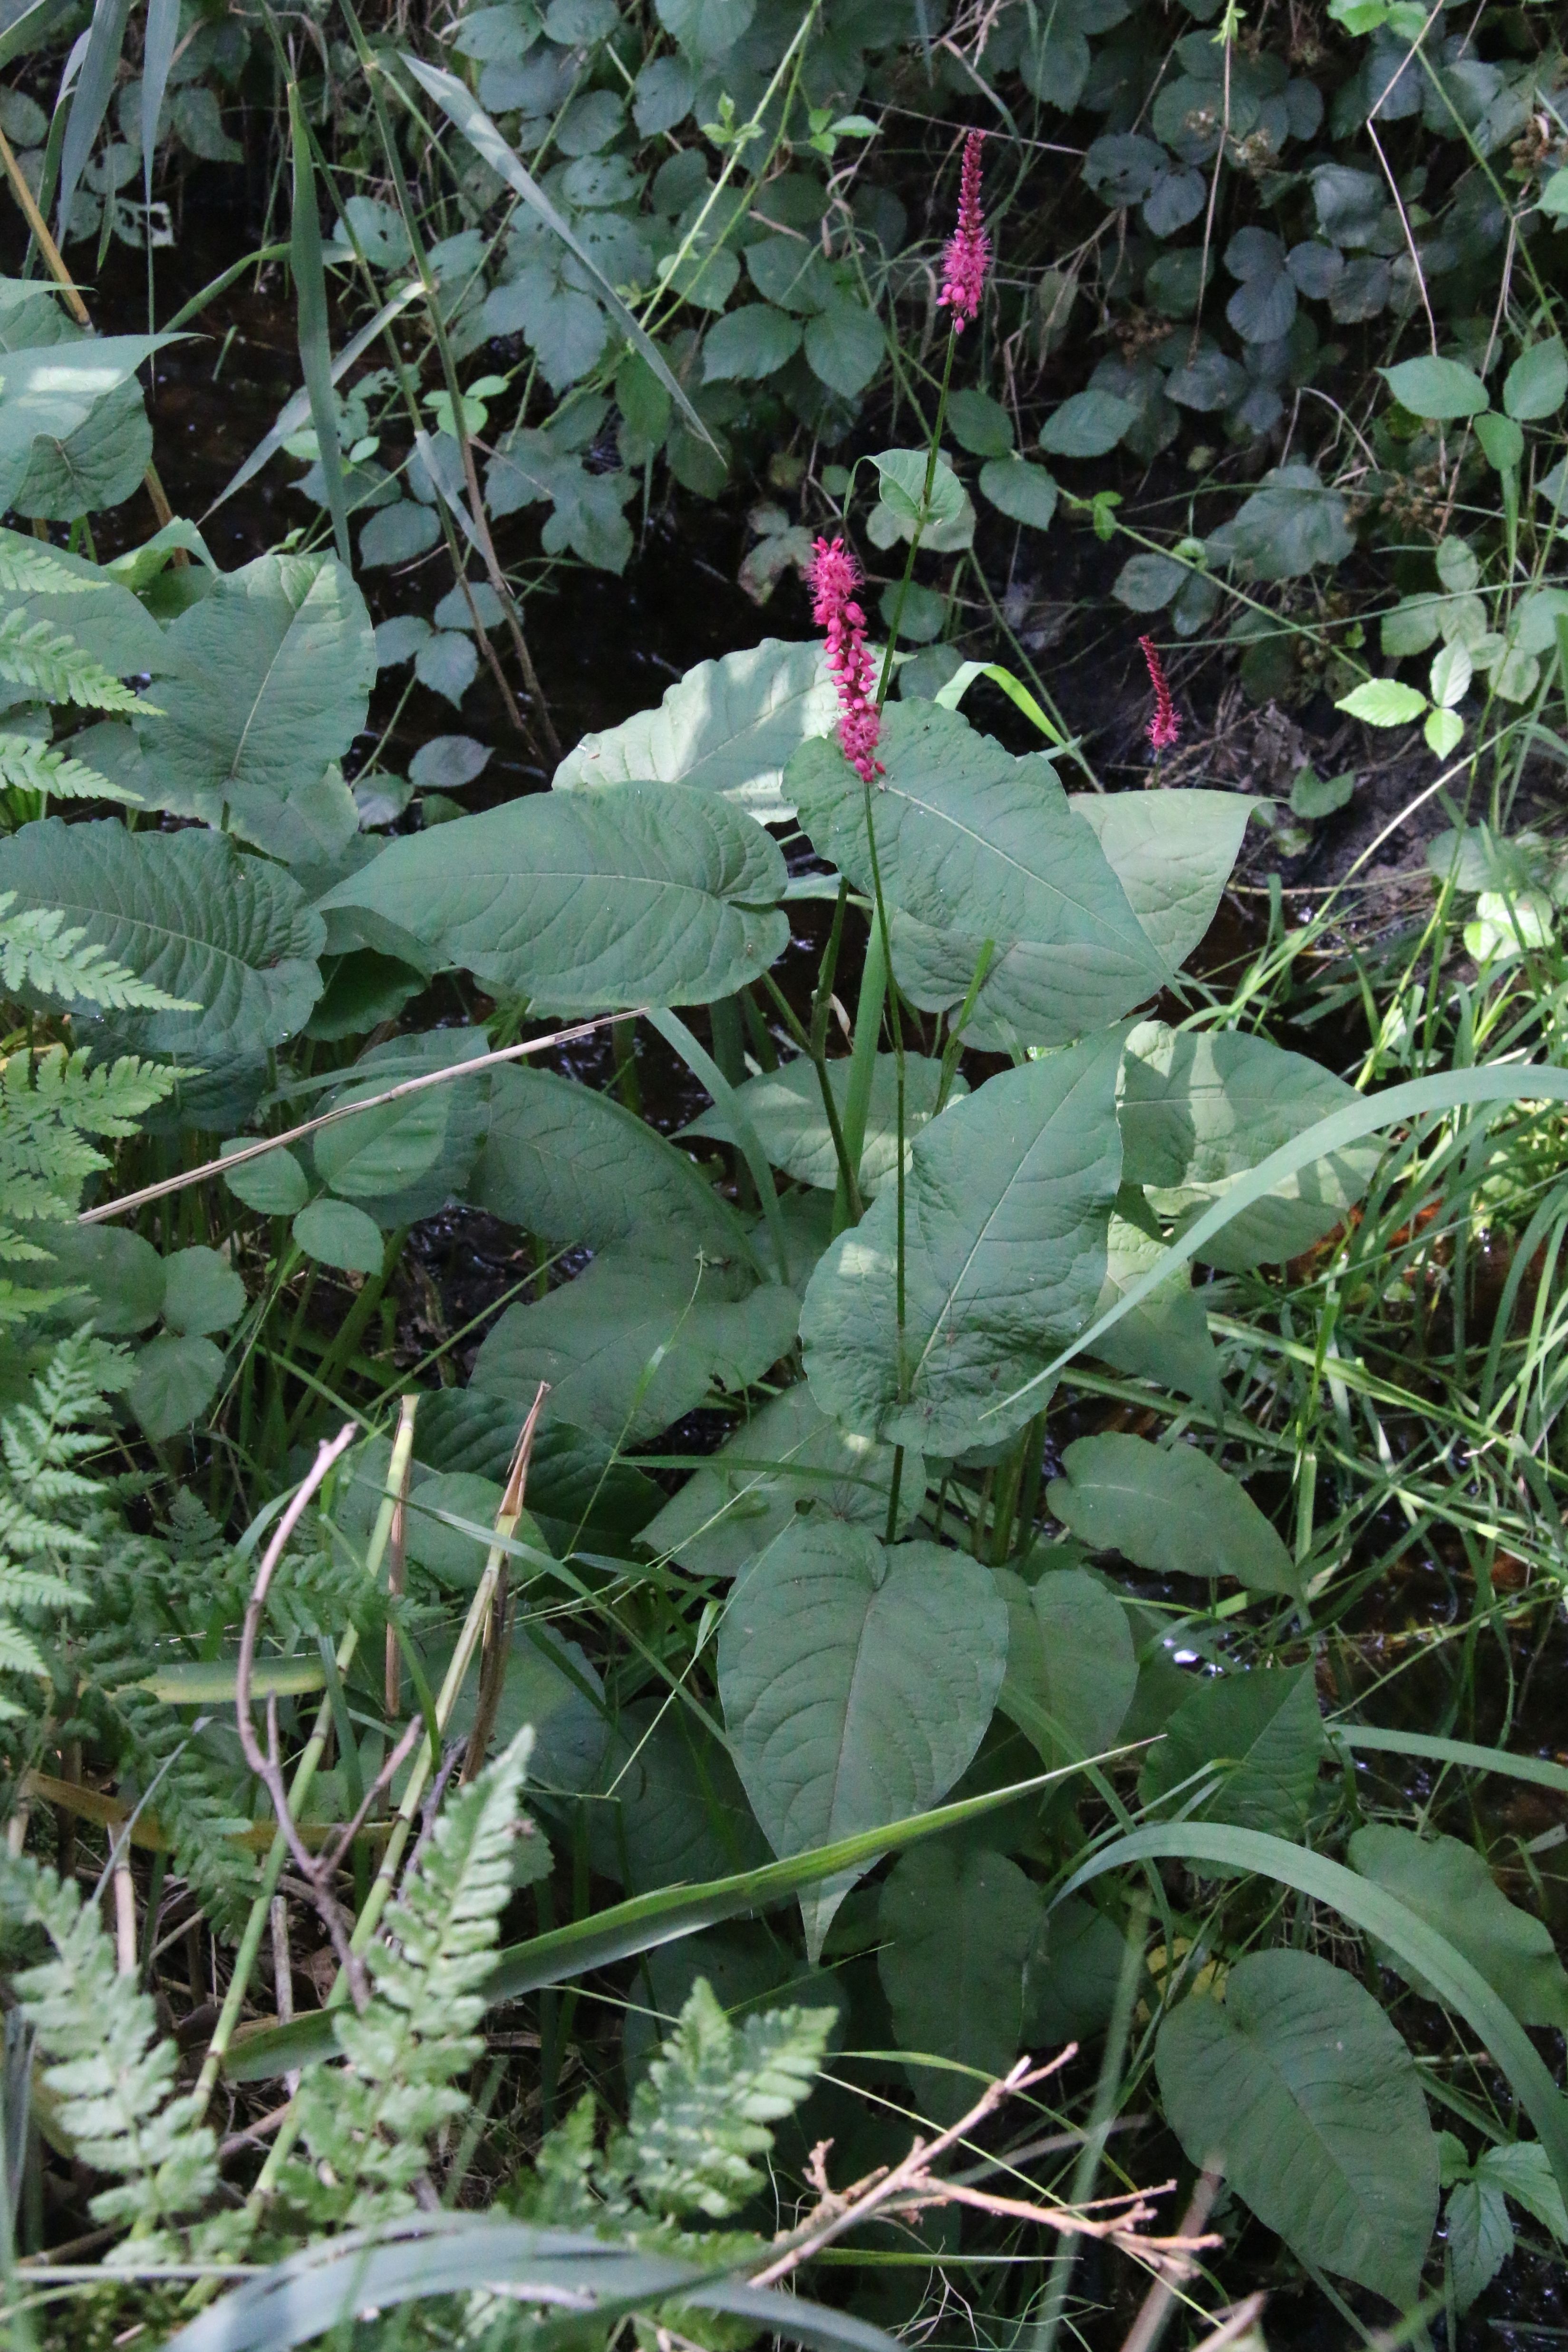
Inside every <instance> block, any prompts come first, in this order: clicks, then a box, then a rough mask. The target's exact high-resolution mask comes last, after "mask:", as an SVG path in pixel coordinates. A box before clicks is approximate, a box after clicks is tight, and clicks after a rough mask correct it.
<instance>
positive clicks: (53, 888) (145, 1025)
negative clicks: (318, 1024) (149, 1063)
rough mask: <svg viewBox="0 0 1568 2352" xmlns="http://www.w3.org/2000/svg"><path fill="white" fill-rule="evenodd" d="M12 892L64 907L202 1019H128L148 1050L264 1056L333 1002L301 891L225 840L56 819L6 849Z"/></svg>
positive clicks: (3, 884)
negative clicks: (324, 996) (319, 1002)
mask: <svg viewBox="0 0 1568 2352" xmlns="http://www.w3.org/2000/svg"><path fill="white" fill-rule="evenodd" d="M4 890H14V891H15V892H16V901H17V905H18V906H19V907H22V908H26V907H50V908H61V909H62V910H63V911H64V913H65V914H66V916H67V917H68V919H69V920H70V921H71V922H72V923H79V924H80V925H81V927H82V929H84V931H85V932H86V934H87V937H88V938H89V940H91V941H92V942H93V944H94V945H95V946H98V947H100V948H101V949H102V950H103V951H104V953H105V954H106V955H108V956H110V957H111V958H112V959H113V961H115V962H116V963H118V964H122V965H123V966H124V967H125V969H126V970H127V971H132V972H134V973H135V974H136V976H137V978H138V979H139V980H144V981H149V982H152V983H153V986H154V987H157V988H161V989H163V990H164V991H165V992H167V993H168V994H169V995H170V996H174V997H179V998H181V999H182V1000H185V1001H189V1002H191V1003H195V1004H198V1005H199V1006H200V1007H201V1008H202V1009H201V1011H199V1012H197V1013H144V1014H125V1015H121V1016H119V1023H118V1025H119V1027H120V1029H121V1031H122V1032H123V1034H126V1035H128V1036H130V1037H132V1038H133V1040H134V1042H135V1044H136V1045H137V1048H138V1049H139V1050H141V1051H143V1052H147V1053H154V1054H166V1055H177V1056H178V1057H179V1058H180V1059H182V1060H186V1061H192V1062H198V1063H201V1062H209V1061H215V1062H216V1061H221V1060H223V1059H225V1058H228V1057H233V1058H239V1057H241V1056H246V1055H259V1054H262V1053H265V1051H266V1050H267V1048H268V1046H270V1045H281V1044H282V1043H283V1041H284V1039H285V1038H287V1037H291V1036H293V1035H294V1034H296V1033H297V1032H298V1031H299V1030H300V1029H302V1028H303V1027H304V1025H305V1022H306V1020H307V1019H308V1017H309V1014H310V1007H311V1005H312V1004H313V1003H315V1001H316V999H317V997H318V996H319V995H320V994H321V970H320V967H319V966H318V964H317V961H316V958H317V957H318V956H319V955H320V954H321V948H322V942H323V939H324V932H323V929H322V925H321V918H320V917H319V916H318V915H316V914H314V913H313V912H312V911H311V909H310V907H308V906H307V904H306V902H305V896H304V893H303V892H302V891H301V889H300V887H299V884H298V883H297V882H294V881H293V880H291V879H290V877H289V876H288V875H287V874H286V873H285V872H284V871H283V869H282V867H281V866H274V865H271V864H269V863H268V861H267V860H266V859H264V858H260V857H247V856H242V855H241V854H240V852H239V851H238V850H237V849H236V847H235V845H234V844H233V843H232V842H231V841H229V840H226V839H225V838H224V837H223V836H222V835H218V834H216V833H201V832H195V831H190V832H184V833H153V832H143V833H131V832H128V831H127V829H126V827H125V826H124V825H123V824H121V823H120V822H119V820H118V819H116V818H113V817H105V818H102V819H100V820H99V821H97V822H95V823H93V824H72V825H68V824H65V823H64V822H63V821H62V820H61V819H60V818H59V817H46V818H45V819H43V820H42V821H41V822H40V823H39V824H27V825H24V826H23V827H22V829H21V831H20V832H19V833H15V834H13V835H11V836H10V838H9V840H5V841H0V891H4Z"/></svg>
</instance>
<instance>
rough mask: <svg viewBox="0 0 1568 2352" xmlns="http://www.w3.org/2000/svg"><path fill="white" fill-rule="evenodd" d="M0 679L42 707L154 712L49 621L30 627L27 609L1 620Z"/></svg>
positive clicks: (22, 607)
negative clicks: (24, 690) (27, 693)
mask: <svg viewBox="0 0 1568 2352" xmlns="http://www.w3.org/2000/svg"><path fill="white" fill-rule="evenodd" d="M0 677H8V678H11V679H13V680H14V681H15V682H16V685H18V686H25V687H26V688H29V690H30V691H31V692H32V693H34V694H36V695H37V698H38V699H39V700H40V701H41V702H76V703H79V704H81V705H82V707H83V708H84V709H89V710H144V711H151V710H153V709H155V708H156V706H155V705H154V704H153V703H150V702H143V701H142V698H141V697H140V696H139V695H137V694H136V693H134V692H133V691H132V688H130V687H128V686H122V685H121V682H120V680H119V678H117V677H112V676H111V675H110V672H109V671H108V670H106V669H105V668H104V667H103V664H102V663H101V662H100V661H95V660H94V659H93V657H92V656H91V655H90V654H89V653H85V652H84V651H83V650H82V648H81V646H79V645H78V644H77V642H76V639H75V638H74V637H69V636H67V635H65V634H64V633H63V632H62V631H61V630H59V629H57V628H55V627H54V626H53V625H51V624H50V623H49V622H47V621H29V619H28V618H27V608H26V605H25V604H18V605H16V607H15V608H14V609H13V610H12V611H11V612H9V613H7V614H5V618H4V619H3V620H0Z"/></svg>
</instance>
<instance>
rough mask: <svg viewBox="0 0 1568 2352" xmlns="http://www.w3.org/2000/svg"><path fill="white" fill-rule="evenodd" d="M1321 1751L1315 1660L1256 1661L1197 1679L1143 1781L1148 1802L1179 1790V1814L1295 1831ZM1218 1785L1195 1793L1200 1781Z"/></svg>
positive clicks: (1279, 1833) (1304, 1815)
mask: <svg viewBox="0 0 1568 2352" xmlns="http://www.w3.org/2000/svg"><path fill="white" fill-rule="evenodd" d="M1322 1754H1323V1726H1322V1718H1321V1716H1320V1714H1319V1712H1318V1695H1317V1691H1316V1688H1315V1686H1314V1684H1313V1680H1312V1670H1311V1668H1310V1666H1299V1667H1298V1668H1297V1669H1296V1670H1295V1671H1294V1673H1289V1674H1287V1673H1282V1672H1280V1671H1279V1670H1278V1669H1266V1668H1263V1667H1254V1668H1253V1669H1252V1671H1251V1672H1250V1673H1247V1674H1234V1675H1218V1676H1214V1677H1211V1678H1209V1679H1207V1680H1205V1681H1203V1682H1200V1683H1198V1684H1197V1685H1195V1686H1194V1689H1193V1691H1192V1693H1191V1695H1190V1696H1188V1697H1186V1698H1184V1700H1183V1701H1182V1704H1181V1706H1179V1707H1177V1709H1176V1710H1175V1713H1174V1714H1173V1716H1171V1717H1170V1718H1169V1720H1168V1721H1167V1723H1166V1725H1165V1736H1164V1738H1163V1739H1162V1740H1161V1741H1160V1742H1159V1744H1158V1746H1157V1747H1154V1748H1151V1749H1150V1751H1149V1760H1148V1762H1147V1763H1146V1764H1145V1765H1144V1767H1143V1775H1142V1780H1140V1782H1139V1794H1140V1796H1141V1797H1142V1800H1143V1801H1144V1803H1145V1804H1152V1803H1154V1802H1156V1801H1158V1800H1159V1799H1160V1798H1162V1797H1164V1796H1167V1795H1170V1794H1172V1792H1173V1791H1174V1790H1178V1789H1179V1790H1180V1791H1181V1794H1180V1796H1179V1797H1178V1798H1177V1799H1176V1802H1177V1804H1178V1805H1179V1806H1180V1808H1181V1810H1182V1811H1183V1813H1184V1815H1186V1816H1187V1817H1188V1818H1195V1819H1197V1820H1199V1821H1211V1822H1235V1823H1236V1824H1237V1826H1238V1827H1239V1828H1241V1829H1247V1830H1263V1831H1266V1832H1269V1833H1271V1834H1273V1835H1276V1836H1279V1837H1299V1836H1300V1833H1301V1831H1302V1828H1303V1826H1304V1824H1305V1822H1306V1818H1307V1811H1308V1807H1309V1806H1310V1802H1311V1798H1312V1789H1313V1785H1314V1783H1315V1782H1316V1780H1317V1777H1318V1766H1319V1763H1320V1762H1321V1759H1322ZM1215 1775H1217V1778H1218V1786H1217V1788H1215V1790H1214V1791H1213V1793H1212V1794H1211V1795H1208V1796H1205V1797H1203V1799H1202V1801H1201V1802H1200V1801H1199V1797H1200V1793H1201V1789H1202V1785H1203V1783H1204V1782H1205V1780H1208V1779H1211V1778H1213V1777H1215Z"/></svg>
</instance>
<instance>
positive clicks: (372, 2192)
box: [296, 1730, 533, 2225]
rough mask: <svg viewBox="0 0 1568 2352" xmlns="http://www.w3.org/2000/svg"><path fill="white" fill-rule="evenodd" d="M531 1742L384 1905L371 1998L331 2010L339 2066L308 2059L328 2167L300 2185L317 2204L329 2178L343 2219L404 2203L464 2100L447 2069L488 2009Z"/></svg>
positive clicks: (307, 2115) (317, 2145)
mask: <svg viewBox="0 0 1568 2352" xmlns="http://www.w3.org/2000/svg"><path fill="white" fill-rule="evenodd" d="M532 1740H533V1735H532V1733H531V1731H528V1730H523V1731H521V1732H519V1734H518V1736H517V1738H515V1739H514V1740H513V1741H512V1743H511V1745H510V1748H507V1750H506V1752H505V1753H504V1755H501V1756H499V1757H498V1758H497V1759H496V1760H495V1762H494V1763H493V1764H491V1765H490V1766H489V1768H488V1769H486V1770H485V1771H483V1772H481V1773H480V1775H479V1779H478V1780H476V1781H475V1782H474V1783H473V1785H472V1787H471V1788H468V1789H465V1790H462V1792H461V1793H460V1794H459V1795H458V1797H456V1798H454V1800H453V1801H452V1802H451V1803H450V1804H449V1805H448V1806H447V1810H446V1811H445V1812H444V1813H443V1814H442V1816H441V1818H440V1820H439V1821H438V1822H437V1825H436V1829H435V1832H434V1834H433V1836H432V1838H431V1841H430V1843H429V1845H428V1847H427V1848H426V1853H425V1856H424V1859H423V1860H422V1862H421V1863H420V1865H419V1867H418V1869H417V1870H416V1872H415V1873H414V1874H413V1877H412V1878H411V1880H410V1881H409V1882H408V1883H407V1884H406V1885H405V1888H404V1890H403V1894H402V1895H401V1898H400V1899H399V1901H398V1902H397V1904H396V1905H395V1906H393V1908H392V1909H391V1910H389V1912H388V1914H387V1919H386V1929H387V1935H388V1937H389V1938H390V1939H391V1940H389V1941H388V1942H386V1943H384V1944H382V1945H378V1946H376V1947H375V1948H374V1949H373V1950H372V1952H371V1953H370V1954H369V1956H368V1960H369V1966H370V1969H371V1973H372V1976H373V1977H374V1985H375V1990H374V1996H373V1998H372V2000H371V2002H370V2006H369V2007H368V2009H367V2010H366V2011H365V2012H364V2014H363V2016H362V2017H353V2016H342V2017H341V2018H340V2021H339V2023H338V2028H337V2035H338V2042H339V2046H340V2047H341V2048H342V2052H343V2054H344V2056H345V2057H346V2059H347V2060H348V2066H347V2068H346V2069H345V2070H344V2071H342V2072H341V2073H339V2072H335V2071H331V2070H329V2069H327V2068H325V2067H322V2068H318V2069H317V2070H316V2071H315V2072H314V2073H313V2074H310V2075H309V2076H307V2078H306V2081H305V2083H304V2084H303V2085H302V2087H301V2089H300V2129H301V2132H302V2134H303V2136H304V2138H305V2141H306V2144H307V2145H308V2147H309V2148H310V2153H311V2156H312V2158H314V2159H315V2165H316V2167H317V2168H321V2167H325V2168H326V2173H325V2176H323V2174H322V2173H321V2170H320V2169H317V2170H314V2171H312V2172H310V2174H308V2175H305V2177H304V2178H303V2179H299V2180H298V2182H297V2185H298V2187H299V2188H300V2189H302V2190H303V2191H304V2194H305V2197H306V2199H307V2200H308V2201H310V2203H312V2204H314V2205H315V2206H316V2207H317V2209H318V2210H320V2205H321V2199H320V2194H319V2189H318V2188H317V2185H316V2184H318V2183H319V2182H320V2181H321V2179H323V2177H325V2178H327V2179H330V2181H331V2183H332V2184H333V2189H332V2193H333V2195H334V2196H335V2199H336V2200H337V2213H338V2216H339V2218H341V2219H342V2220H344V2221H348V2222H349V2223H350V2224H351V2225H357V2224H359V2223H361V2222H363V2221H372V2220H377V2219H382V2218H384V2217H386V2216H388V2215H391V2214H395V2213H398V2212H404V2211H406V2210H409V2208H410V2207H411V2206H412V2204H413V2201H414V2200H413V2198H412V2195H411V2193H410V2191H411V2189H412V2184H413V2183H414V2181H415V2180H416V2179H417V2178H418V2176H419V2175H420V2173H421V2172H422V2171H423V2170H424V2169H425V2166H426V2160H427V2159H426V2145H425V2143H426V2140H427V2139H428V2138H429V2137H430V2135H431V2133H432V2132H434V2131H435V2130H437V2128H438V2126H440V2125H441V2124H443V2123H445V2122H447V2121H448V2120H449V2119H450V2118H451V2117H452V2116H457V2115H460V2114H461V2113H462V2111H463V2109H464V2108H465V2107H466V2106H467V2105H468V2100H467V2096H466V2095H465V2094H464V2093H463V2092H462V2091H461V2090H459V2089H458V2081H457V2078H458V2075H459V2074H465V2073H466V2072H467V2071H468V2068H469V2067H470V2066H471V2065H472V2064H473V2063H474V2061H475V2059H476V2058H477V2057H478V2056H479V2051H480V2048H481V2046H482V2045H481V2043H480V2042H479V2040H478V2039H477V2037H476V2036H475V2034H474V2031H473V2029H474V2027H475V2026H476V2025H477V2024H478V2023H479V2019H480V2017H481V2016H482V2014H483V2012H484V2002H483V1999H482V1997H481V1994H480V1990H479V1987H480V1985H481V1983H482V1981H483V1979H484V1978H485V1977H486V1975H487V1974H488V1973H489V1968H490V1963H491V1960H492V1958H493V1956H494V1949H495V1941H496V1931H497V1925H498V1922H499V1920H500V1914H501V1911H502V1909H503V1908H504V1907H505V1905H506V1901H507V1897H508V1896H509V1895H510V1892H511V1845H512V1840H513V1836H514V1834H515V1831H516V1826H517V1817H518V1797H519V1791H520V1790H521V1786H522V1780H523V1774H524V1770H525V1769H526V1766H527V1762H528V1753H529V1749H530V1748H531V1745H532ZM296 2174H297V2176H298V2175H301V2174H304V2168H303V2167H297V2168H296ZM345 2198H346V2200H347V2201H346V2203H345V2202H344V2201H343V2200H344V2199H345Z"/></svg>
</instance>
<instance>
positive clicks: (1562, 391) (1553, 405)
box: [1502, 335, 1568, 424]
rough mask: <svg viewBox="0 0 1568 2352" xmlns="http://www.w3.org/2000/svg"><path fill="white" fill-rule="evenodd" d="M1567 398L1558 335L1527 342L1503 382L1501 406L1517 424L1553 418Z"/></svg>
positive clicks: (1567, 363)
mask: <svg viewBox="0 0 1568 2352" xmlns="http://www.w3.org/2000/svg"><path fill="white" fill-rule="evenodd" d="M1565 398H1568V351H1564V350H1563V338H1562V336H1561V335H1552V336H1549V337H1548V338H1547V340H1546V341H1544V342H1540V343H1531V346H1530V349H1529V350H1528V351H1527V352H1521V354H1520V356H1519V358H1518V359H1516V360H1515V362H1514V363H1513V365H1512V366H1511V367H1510V370H1509V372H1508V374H1507V376H1506V377H1505V379H1504V382H1503V387H1502V404H1503V406H1504V408H1505V409H1506V410H1507V411H1508V414H1509V415H1510V416H1512V417H1515V418H1517V419H1518V420H1520V421H1521V423H1525V424H1528V423H1531V421H1532V420H1534V419H1535V418H1537V417H1542V416H1551V415H1554V414H1555V413H1556V411H1557V410H1558V409H1559V408H1561V407H1562V405H1563V401H1564V399H1565Z"/></svg>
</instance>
